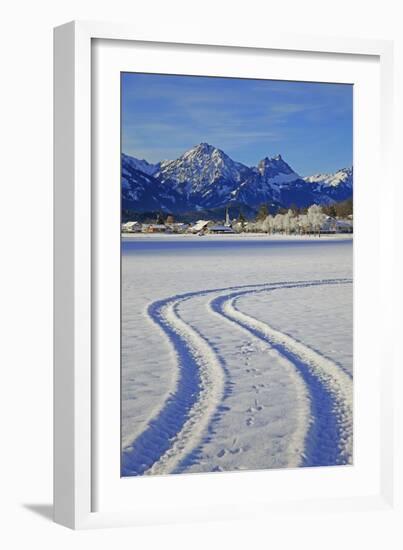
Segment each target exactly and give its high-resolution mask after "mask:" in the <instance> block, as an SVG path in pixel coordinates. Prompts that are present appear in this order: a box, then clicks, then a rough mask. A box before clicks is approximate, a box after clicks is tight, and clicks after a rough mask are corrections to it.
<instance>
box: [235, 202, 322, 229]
mask: <svg viewBox="0 0 403 550" xmlns="http://www.w3.org/2000/svg"><path fill="white" fill-rule="evenodd" d="M325 219H326V214H325V213H324V212H323V209H322V207H321V206H318V205H317V204H313V205H312V206H310V207H309V208H307V209H306V212H305V213H297V212H295V211H294V210H292V209H289V210H286V211H285V212H283V213H280V212H279V213H278V214H276V215H275V216H272V215H271V214H266V213H265V212H264V211H263V209H262V208H261V209H260V210H259V213H258V215H257V217H256V220H255V221H254V222H248V223H246V220H245V219H243V217H242V218H241V216H240V218H239V219H238V221H237V223H236V224H235V225H234V226H233V229H234V230H235V231H237V232H239V233H241V232H243V231H245V232H247V233H269V234H273V233H283V234H286V235H290V234H292V233H295V234H305V233H314V234H318V235H320V231H321V227H322V225H323V223H324V221H325Z"/></svg>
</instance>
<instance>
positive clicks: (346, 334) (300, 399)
mask: <svg viewBox="0 0 403 550" xmlns="http://www.w3.org/2000/svg"><path fill="white" fill-rule="evenodd" d="M352 291H353V289H352V239H351V237H335V236H329V237H325V238H323V237H321V238H320V239H318V238H317V237H306V238H301V237H294V238H286V237H282V238H278V237H276V238H270V237H267V236H258V235H257V236H223V237H220V236H206V237H197V236H196V237H193V236H188V235H186V236H185V235H184V236H180V235H174V236H166V235H161V236H156V235H146V236H144V235H141V234H140V235H131V236H129V237H125V238H123V240H122V475H126V476H127V475H142V474H169V473H181V472H212V471H228V470H241V469H261V468H286V467H299V466H316V465H340V464H351V463H352V456H353V455H352V451H353V449H352V437H353V432H352V425H353V419H352V408H353V404H352V385H353V382H352V318H353V315H352V303H353V299H352Z"/></svg>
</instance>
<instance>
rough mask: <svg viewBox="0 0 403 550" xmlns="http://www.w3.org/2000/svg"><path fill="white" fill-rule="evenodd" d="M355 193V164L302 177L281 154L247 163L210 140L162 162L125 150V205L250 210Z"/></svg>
mask: <svg viewBox="0 0 403 550" xmlns="http://www.w3.org/2000/svg"><path fill="white" fill-rule="evenodd" d="M352 193H353V170H352V168H344V169H342V170H339V171H337V172H336V173H334V174H316V175H313V176H309V177H305V178H302V177H301V176H300V175H299V174H297V173H296V172H295V171H294V170H293V169H292V168H291V167H290V166H289V164H287V162H285V160H283V158H282V157H281V155H277V156H274V157H271V158H269V157H266V158H264V159H263V160H261V161H260V162H259V163H258V165H257V167H248V166H245V165H244V164H241V163H240V162H236V161H234V160H232V159H231V158H230V157H229V156H228V155H226V154H225V153H224V151H222V150H221V149H218V148H217V147H214V146H212V145H209V144H208V143H200V144H199V145H196V146H195V147H192V148H191V149H189V151H186V152H185V153H184V154H183V155H181V156H180V157H179V158H178V159H176V160H164V161H162V162H159V163H158V164H150V163H148V162H147V161H146V160H139V159H136V158H134V157H130V156H128V155H125V154H122V207H123V208H124V209H129V210H133V211H136V212H153V211H159V210H162V211H165V212H170V213H173V214H175V213H176V214H180V213H189V212H192V211H198V212H200V211H202V210H212V209H219V208H223V207H226V206H239V207H241V208H242V207H244V208H246V209H247V210H248V209H249V211H250V210H253V209H257V208H258V207H259V205H261V204H262V203H266V204H270V205H272V206H274V207H276V208H278V207H285V208H288V207H290V206H292V205H295V206H299V207H305V206H309V205H311V204H313V203H316V204H331V203H333V202H339V201H342V200H346V199H348V198H351V197H352Z"/></svg>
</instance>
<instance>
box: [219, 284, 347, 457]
mask: <svg viewBox="0 0 403 550" xmlns="http://www.w3.org/2000/svg"><path fill="white" fill-rule="evenodd" d="M346 282H347V281H346ZM317 284H321V283H320V282H318V283H315V282H312V283H310V284H309V286H316V285H317ZM326 284H328V283H326ZM295 286H298V287H300V286H306V285H300V284H298V285H292V284H290V285H287V286H285V287H283V288H292V287H295ZM277 289H278V288H277ZM277 289H270V291H273V290H277ZM258 292H265V290H263V289H262V290H255V291H254V293H258ZM249 293H250V292H245V291H238V292H234V293H232V294H231V295H230V296H226V297H225V296H220V297H218V298H216V299H215V300H213V301H212V302H211V308H212V309H213V311H215V312H217V313H219V314H221V315H222V316H223V317H225V318H226V319H228V320H230V321H232V322H233V323H235V324H236V325H238V326H241V327H242V328H244V329H245V330H247V331H249V332H250V333H252V334H253V335H254V336H257V337H258V338H260V339H261V340H263V341H265V342H268V343H269V344H270V345H271V346H272V347H274V348H275V349H276V350H277V351H278V352H279V353H281V354H282V355H283V356H285V357H286V358H287V359H289V360H290V361H291V362H292V363H293V364H294V366H295V367H296V369H297V370H298V371H299V372H300V374H301V376H302V378H303V379H304V381H305V383H306V385H307V387H308V390H309V393H310V398H311V409H312V411H311V414H312V423H311V426H310V428H309V430H308V433H307V435H306V441H305V453H304V455H305V456H304V460H303V463H302V465H305V466H319V465H320V466H325V465H337V464H349V463H351V462H352V454H353V385H352V377H351V375H350V374H349V373H347V372H345V371H344V370H343V369H342V368H340V367H339V366H338V365H336V364H335V363H334V362H333V361H331V360H330V359H328V358H326V357H324V356H323V355H321V354H320V353H318V352H317V351H315V350H313V349H311V348H309V347H308V346H306V345H305V344H303V343H302V342H299V341H297V340H295V339H294V338H292V337H291V336H289V335H288V334H285V333H283V332H280V331H279V330H277V329H275V328H273V327H271V326H269V325H268V324H267V323H265V322H262V321H260V320H258V319H255V318H254V317H251V316H250V315H247V314H246V313H243V312H242V311H240V310H239V308H238V307H237V301H238V300H239V298H240V297H242V296H245V295H246V294H249Z"/></svg>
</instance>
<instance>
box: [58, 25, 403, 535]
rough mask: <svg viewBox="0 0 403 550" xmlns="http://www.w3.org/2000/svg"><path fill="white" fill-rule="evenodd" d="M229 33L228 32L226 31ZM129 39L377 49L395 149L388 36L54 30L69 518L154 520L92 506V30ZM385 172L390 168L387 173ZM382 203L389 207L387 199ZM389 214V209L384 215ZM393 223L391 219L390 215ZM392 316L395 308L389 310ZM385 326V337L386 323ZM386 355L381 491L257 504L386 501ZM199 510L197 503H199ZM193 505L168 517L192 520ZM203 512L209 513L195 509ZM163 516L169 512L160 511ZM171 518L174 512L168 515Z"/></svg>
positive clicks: (386, 161)
mask: <svg viewBox="0 0 403 550" xmlns="http://www.w3.org/2000/svg"><path fill="white" fill-rule="evenodd" d="M226 36H229V32H228V33H226ZM93 38H101V39H116V40H133V41H147V42H159V43H168V42H174V43H176V44H190V45H209V46H217V47H220V46H226V47H241V48H263V49H281V50H288V51H300V52H325V53H335V54H337V53H343V54H352V55H357V54H359V55H376V56H378V57H379V60H380V68H381V110H382V117H381V155H382V165H383V166H384V167H386V169H389V166H390V159H391V157H390V155H391V154H392V113H393V106H392V104H393V82H392V72H393V71H392V63H393V48H392V43H391V42H388V41H375V40H361V39H345V38H331V37H313V36H297V35H288V36H287V35H283V34H281V35H280V34H277V35H276V34H272V33H270V37H262V38H260V37H256V38H255V39H254V42H253V43H251V42H250V41H249V40H245V39H242V38H240V37H239V36H236V37H234V39H233V41H232V40H231V39H230V40H224V41H223V40H222V37H220V38H219V39H217V37H215V36H213V35H212V34H211V33H210V34H209V35H208V31H207V32H205V31H203V37H202V39H200V38H195V37H194V34H192V36H191V37H190V36H188V35H187V33H186V31H185V30H183V31H182V32H181V34H180V36H179V35H178V32H175V35H174V36H172V35H170V34H169V31H167V32H166V33H164V34H163V35H160V36H159V37H158V40H156V38H155V37H153V36H150V35H149V34H148V33H147V32H144V30H138V29H136V28H133V27H132V26H131V25H125V24H123V25H120V24H111V23H92V22H71V23H67V24H66V25H62V26H61V27H57V28H56V29H55V35H54V91H55V99H54V115H55V117H54V120H55V122H54V134H55V145H54V161H55V170H54V179H55V192H54V209H55V226H54V232H55V240H54V243H55V245H54V257H55V260H54V262H55V264H54V265H55V267H54V277H55V284H54V299H55V306H54V307H55V315H54V318H55V332H54V353H55V367H54V518H55V521H56V522H58V523H61V524H63V525H65V526H68V527H70V528H76V529H77V528H90V527H106V526H118V525H135V524H139V523H141V524H145V523H151V524H152V523H154V520H153V518H151V517H150V518H144V517H142V518H139V517H136V516H135V515H134V514H130V513H116V514H115V513H113V514H109V513H108V514H106V513H102V512H96V513H94V512H91V478H92V469H91V468H92V466H91V435H92V434H91V302H92V300H91V292H92V285H91V251H92V246H91V40H92V39H93ZM385 180H386V181H388V182H391V178H388V177H387V174H386V177H385ZM383 193H384V195H383V199H384V200H383V205H391V204H394V190H393V186H392V185H391V184H389V185H388V186H385V188H384V189H383ZM383 208H386V206H384V207H383ZM386 219H387V216H386V212H384V211H383V210H382V225H381V249H382V254H383V256H384V260H385V261H384V262H382V269H381V280H382V288H385V289H387V290H385V296H384V299H383V311H384V312H385V313H387V312H390V308H391V307H392V305H391V304H390V301H387V300H388V298H390V289H391V288H396V284H395V280H394V277H393V272H392V269H391V266H392V263H393V254H394V242H393V239H392V237H391V231H390V229H391V226H390V225H389V224H386V223H385V220H386ZM389 219H390V216H389ZM390 223H392V222H390ZM391 318H392V319H393V315H392V317H391ZM382 336H383V337H384V339H385V338H386V329H385V330H384V331H383V333H382ZM383 350H384V358H385V364H384V365H383V366H382V378H381V381H380V399H381V422H382V433H381V441H382V456H381V472H382V477H381V491H380V494H379V495H378V496H376V497H356V498H348V499H332V500H326V501H324V500H323V499H320V500H319V499H317V500H315V501H313V502H310V503H309V504H308V503H307V502H306V501H304V502H299V503H298V502H292V503H291V502H290V503H287V506H285V507H284V505H283V506H281V507H280V510H279V508H278V507H276V510H274V507H271V506H270V507H266V508H265V509H264V513H267V512H268V511H270V512H274V511H276V512H279V511H280V513H284V512H286V513H290V512H293V511H301V510H302V509H304V510H306V509H307V507H309V509H311V510H313V511H318V510H323V509H324V508H325V509H326V510H329V511H330V510H339V509H341V507H342V509H343V510H346V509H348V510H363V509H374V508H376V509H379V508H384V507H385V506H386V507H390V506H391V505H392V503H393V465H394V461H393V422H392V418H393V414H394V409H393V402H392V396H393V382H392V371H393V361H394V356H393V349H392V348H391V347H390V346H387V345H386V341H384V343H383ZM198 513H199V514H200V510H199V511H198ZM194 516H195V514H192V513H189V517H187V518H176V519H175V521H181V520H185V519H186V520H189V519H192V520H195V519H196V518H195V517H194ZM199 517H200V519H213V518H210V517H209V518H206V517H205V514H201V515H200V516H199ZM167 520H168V518H167ZM168 521H172V518H171V519H169V520H168Z"/></svg>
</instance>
